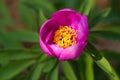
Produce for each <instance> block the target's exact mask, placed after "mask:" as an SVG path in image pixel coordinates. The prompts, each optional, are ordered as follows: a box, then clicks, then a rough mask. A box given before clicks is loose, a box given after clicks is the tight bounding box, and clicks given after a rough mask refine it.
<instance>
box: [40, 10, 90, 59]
mask: <svg viewBox="0 0 120 80" xmlns="http://www.w3.org/2000/svg"><path fill="white" fill-rule="evenodd" d="M87 38H88V22H87V16H85V15H81V14H79V13H78V12H76V11H74V10H71V9H62V10H59V11H57V12H55V13H54V14H53V15H52V18H51V19H49V20H47V21H46V22H45V23H43V24H42V26H41V29H40V46H41V48H42V50H43V51H44V52H45V53H46V54H48V55H50V56H53V57H56V58H58V59H59V60H61V61H63V60H71V59H76V58H77V57H79V55H80V54H81V52H82V51H83V49H84V48H85V46H86V44H87V42H86V40H87Z"/></svg>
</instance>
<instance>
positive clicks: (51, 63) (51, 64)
mask: <svg viewBox="0 0 120 80" xmlns="http://www.w3.org/2000/svg"><path fill="white" fill-rule="evenodd" d="M57 64H58V61H57V60H56V59H49V60H48V61H47V62H45V67H44V69H43V72H45V73H48V72H50V71H51V70H52V69H53V68H54V67H55V66H56V65H57ZM48 65H49V66H48Z"/></svg>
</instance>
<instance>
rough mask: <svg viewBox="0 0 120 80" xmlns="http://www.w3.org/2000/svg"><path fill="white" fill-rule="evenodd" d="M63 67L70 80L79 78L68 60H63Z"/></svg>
mask: <svg viewBox="0 0 120 80" xmlns="http://www.w3.org/2000/svg"><path fill="white" fill-rule="evenodd" d="M62 69H63V72H64V74H65V76H66V77H67V79H68V80H77V77H76V75H75V73H74V71H73V69H72V67H71V65H70V64H69V63H68V62H67V61H65V62H62Z"/></svg>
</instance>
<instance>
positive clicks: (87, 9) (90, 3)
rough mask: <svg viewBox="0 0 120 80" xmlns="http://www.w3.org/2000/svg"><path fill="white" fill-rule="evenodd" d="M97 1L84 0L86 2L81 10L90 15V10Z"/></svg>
mask: <svg viewBox="0 0 120 80" xmlns="http://www.w3.org/2000/svg"><path fill="white" fill-rule="evenodd" d="M94 3H95V1H94V0H84V2H83V3H82V4H81V6H80V10H79V11H80V12H81V13H83V14H85V15H89V12H90V10H91V9H92V7H93V6H94Z"/></svg>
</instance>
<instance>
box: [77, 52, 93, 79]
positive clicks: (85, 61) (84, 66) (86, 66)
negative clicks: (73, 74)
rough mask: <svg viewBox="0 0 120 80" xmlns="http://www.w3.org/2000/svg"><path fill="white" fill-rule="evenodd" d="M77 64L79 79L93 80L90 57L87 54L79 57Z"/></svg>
mask: <svg viewBox="0 0 120 80" xmlns="http://www.w3.org/2000/svg"><path fill="white" fill-rule="evenodd" d="M78 63H79V67H80V75H81V79H82V80H94V71H93V61H92V59H91V58H90V56H89V55H87V54H83V55H81V57H80V58H79V62H78ZM88 74H89V75H88Z"/></svg>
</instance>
